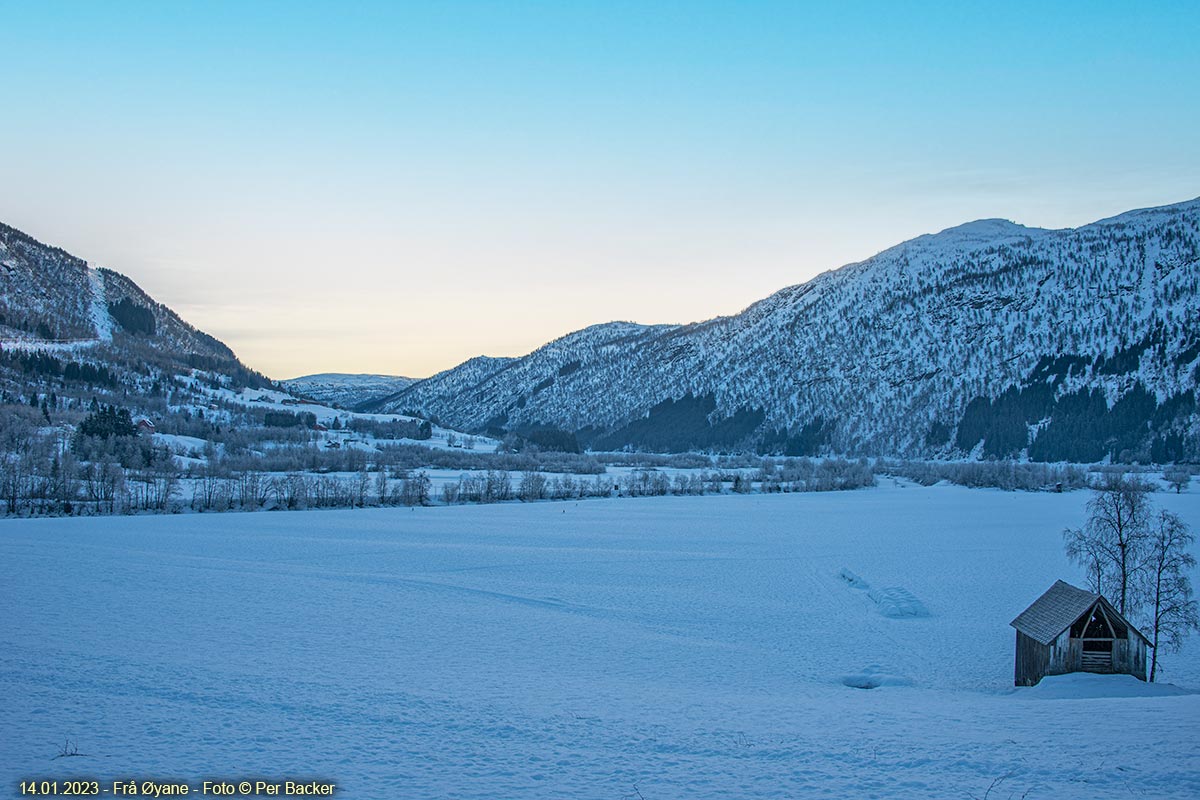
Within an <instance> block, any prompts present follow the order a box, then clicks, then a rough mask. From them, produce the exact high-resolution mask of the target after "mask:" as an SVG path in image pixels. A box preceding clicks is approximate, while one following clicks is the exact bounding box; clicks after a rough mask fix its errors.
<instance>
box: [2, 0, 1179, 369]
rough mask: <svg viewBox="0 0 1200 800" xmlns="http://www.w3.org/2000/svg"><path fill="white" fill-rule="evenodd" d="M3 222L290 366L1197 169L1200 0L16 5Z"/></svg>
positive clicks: (376, 358)
mask: <svg viewBox="0 0 1200 800" xmlns="http://www.w3.org/2000/svg"><path fill="white" fill-rule="evenodd" d="M0 20H3V23H2V24H0V74H3V75H5V76H6V78H7V79H6V80H5V81H4V97H3V104H2V105H0V147H2V148H3V153H4V157H3V158H2V159H0V221H2V222H5V223H7V224H9V225H12V226H14V227H17V228H19V229H21V230H23V231H25V232H26V233H29V234H30V235H32V236H34V237H35V238H37V239H40V240H41V241H44V242H47V243H49V244H54V245H57V246H60V247H63V248H64V249H66V250H68V251H69V252H71V253H73V254H75V255H77V256H79V257H81V258H84V259H87V260H88V261H90V262H92V263H95V264H99V265H102V266H107V267H111V268H113V269H116V270H117V271H119V272H122V273H124V274H126V275H128V276H130V277H131V278H133V279H134V280H135V281H136V282H137V283H138V284H139V285H141V286H142V288H143V289H145V290H146V291H147V292H149V293H150V294H151V295H152V296H153V297H154V298H155V299H157V300H158V301H160V302H163V303H165V304H167V305H168V306H170V307H172V308H173V309H175V310H176V311H177V312H179V313H180V314H181V315H182V316H183V317H184V318H185V319H187V320H188V321H189V322H191V323H193V324H194V325H196V326H198V327H200V328H202V329H204V330H206V331H208V332H209V333H212V334H213V335H215V336H217V337H218V338H220V339H222V340H223V341H225V342H226V343H227V344H229V345H230V346H231V347H233V348H234V350H235V351H236V352H237V353H238V355H239V356H240V357H241V358H242V360H243V361H245V362H246V363H247V364H249V365H250V366H252V367H254V368H256V369H259V370H262V371H263V372H265V373H266V374H268V375H270V376H271V377H273V378H288V377H293V376H296V375H302V374H307V373H314V372H335V371H336V372H373V373H384V374H397V375H409V376H412V377H423V376H426V375H430V374H433V373H435V372H437V371H440V370H442V369H447V368H450V367H452V366H454V365H455V364H458V363H459V362H461V361H463V360H465V359H467V358H470V357H472V356H475V355H480V354H486V355H520V354H523V353H526V352H529V351H531V350H533V349H535V348H537V347H538V346H539V345H541V344H543V343H545V342H547V341H550V340H552V339H555V338H557V337H559V336H562V335H564V334H566V333H569V332H570V331H573V330H577V329H579V328H582V327H586V326H588V325H592V324H596V323H602V322H608V321H611V320H632V321H636V322H643V323H662V322H690V321H695V320H702V319H707V318H710V317H713V316H717V315H723V314H733V313H737V312H738V311H740V310H741V309H743V308H745V307H746V306H747V305H749V304H750V303H752V302H754V301H756V300H758V299H761V298H762V297H765V296H767V295H769V294H771V293H772V292H774V291H776V290H778V289H780V288H782V287H784V286H789V285H792V284H796V283H800V282H803V281H805V280H808V279H809V278H811V277H813V276H814V275H816V274H818V273H820V272H823V271H825V270H827V269H832V268H835V267H837V266H840V265H842V264H845V263H850V262H854V261H859V260H862V259H864V258H867V257H869V256H871V255H873V254H875V253H877V252H879V251H880V250H883V249H885V248H887V247H890V246H891V245H894V244H896V243H898V242H900V241H903V240H905V239H909V238H912V237H914V236H917V235H920V234H923V233H930V232H936V231H938V230H942V229H944V228H947V227H951V226H954V225H957V224H960V223H963V222H966V221H969V220H973V219H980V218H988V217H1001V218H1005V219H1011V220H1014V221H1016V222H1019V223H1022V224H1026V225H1032V226H1039V227H1050V228H1060V227H1073V226H1076V225H1080V224H1084V223H1087V222H1091V221H1093V220H1096V219H1100V218H1103V217H1106V216H1111V215H1114V214H1117V213H1120V212H1122V211H1126V210H1130V209H1133V208H1141V207H1146V206H1154V205H1163V204H1167V203H1172V202H1179V201H1182V200H1186V199H1191V198H1193V197H1196V196H1197V195H1200V146H1198V145H1200V134H1198V133H1197V132H1198V131H1200V47H1197V46H1196V42H1197V41H1200V3H1197V2H1194V0H1189V2H1104V1H1103V0H1093V1H1092V2H1056V3H1041V2H1038V3H1024V2H1008V3H961V2H959V3H919V2H914V3H896V2H841V3H811V4H810V3H805V2H801V1H800V0H795V1H794V2H753V1H752V0H749V1H748V2H738V3H732V2H721V3H707V2H702V1H701V0H694V1H693V2H680V3H675V2H652V1H651V0H641V1H640V2H629V3H625V2H618V1H617V0H608V1H606V2H594V3H593V2H584V1H583V0H580V1H579V2H565V3H564V2H535V3H525V2H479V3H460V2H449V1H447V2H425V3H400V2H389V3H369V2H357V3H356V2H348V3H327V4H317V3H302V2H294V3H279V4H274V3H268V2H255V3H221V2H197V3H188V2H178V3H157V2H156V3H128V2H120V0H111V1H110V2H105V3H94V2H83V3H61V2H52V1H48V2H36V3H30V2H20V3H11V2H7V1H6V0H0Z"/></svg>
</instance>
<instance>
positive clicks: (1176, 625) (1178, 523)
mask: <svg viewBox="0 0 1200 800" xmlns="http://www.w3.org/2000/svg"><path fill="white" fill-rule="evenodd" d="M1155 522H1156V524H1155V526H1154V529H1153V532H1152V534H1151V537H1150V548H1149V550H1150V552H1149V559H1148V566H1149V570H1148V571H1149V578H1150V585H1149V589H1148V592H1147V594H1148V595H1149V603H1150V607H1151V612H1152V613H1151V616H1150V632H1151V636H1152V638H1153V642H1152V644H1153V645H1154V655H1153V656H1152V657H1151V661H1150V680H1151V682H1153V681H1154V678H1155V675H1156V674H1157V672H1158V649H1159V645H1160V644H1162V645H1164V646H1166V647H1168V648H1169V649H1170V650H1172V651H1174V652H1177V651H1178V650H1179V648H1180V646H1181V645H1182V644H1183V640H1184V638H1185V637H1186V636H1187V635H1188V634H1189V633H1191V632H1192V631H1194V630H1197V629H1198V628H1200V616H1198V615H1197V608H1196V601H1195V600H1194V599H1192V583H1191V580H1190V579H1189V578H1188V571H1189V570H1190V569H1192V568H1193V567H1195V566H1196V559H1195V558H1194V557H1193V556H1192V554H1191V553H1189V552H1187V549H1188V547H1190V546H1191V545H1192V543H1193V542H1194V541H1195V537H1194V536H1192V533H1191V531H1190V530H1188V526H1187V524H1186V523H1185V522H1184V521H1183V520H1182V519H1180V518H1179V517H1178V516H1177V515H1175V514H1172V513H1171V512H1170V511H1162V512H1160V513H1159V515H1158V518H1157V519H1156V521H1155Z"/></svg>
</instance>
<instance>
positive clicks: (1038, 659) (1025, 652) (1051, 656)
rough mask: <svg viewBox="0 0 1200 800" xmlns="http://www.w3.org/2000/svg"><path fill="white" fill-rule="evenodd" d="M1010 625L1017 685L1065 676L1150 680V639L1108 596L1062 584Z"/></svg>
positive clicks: (1051, 588) (1059, 583)
mask: <svg viewBox="0 0 1200 800" xmlns="http://www.w3.org/2000/svg"><path fill="white" fill-rule="evenodd" d="M1010 624H1011V625H1012V626H1013V627H1014V628H1016V629H1017V658H1016V668H1015V672H1014V676H1015V683H1016V685H1017V686H1034V685H1036V684H1037V682H1038V681H1040V680H1041V679H1042V678H1044V677H1045V676H1047V675H1062V674H1063V673H1065V672H1108V673H1121V674H1125V675H1132V676H1134V677H1135V678H1137V679H1138V680H1142V681H1144V680H1146V647H1147V645H1148V642H1147V641H1146V637H1145V636H1143V635H1142V632H1141V631H1139V630H1138V629H1137V628H1135V627H1134V626H1133V624H1132V623H1130V622H1129V620H1127V619H1125V617H1123V616H1121V615H1120V614H1119V613H1117V610H1116V609H1115V608H1113V605H1112V603H1110V602H1108V600H1106V599H1105V598H1104V596H1103V595H1099V594H1095V593H1094V592H1089V591H1087V590H1085V589H1080V588H1079V587H1077V586H1072V585H1071V584H1069V583H1066V582H1065V581H1056V582H1055V584H1054V585H1053V586H1051V587H1050V588H1049V589H1047V590H1046V593H1045V594H1043V595H1042V596H1041V597H1039V598H1038V599H1037V600H1035V601H1034V603H1033V605H1031V606H1030V607H1029V608H1027V609H1025V610H1024V611H1022V612H1021V613H1020V615H1019V616H1018V617H1017V618H1016V619H1014V620H1013V621H1012V622H1011V623H1010Z"/></svg>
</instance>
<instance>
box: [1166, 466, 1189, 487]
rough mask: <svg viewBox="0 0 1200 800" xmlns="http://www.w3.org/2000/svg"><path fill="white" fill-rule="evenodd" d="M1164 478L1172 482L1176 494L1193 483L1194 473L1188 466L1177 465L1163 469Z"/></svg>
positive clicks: (1169, 482)
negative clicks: (1189, 470) (1192, 473)
mask: <svg viewBox="0 0 1200 800" xmlns="http://www.w3.org/2000/svg"><path fill="white" fill-rule="evenodd" d="M1163 480H1165V481H1166V482H1167V483H1168V484H1170V486H1171V488H1172V489H1174V490H1175V494H1179V493H1180V492H1182V491H1183V490H1184V489H1186V488H1187V485H1188V484H1189V483H1191V481H1192V475H1191V473H1190V472H1188V471H1187V468H1186V467H1181V466H1178V465H1176V466H1173V467H1168V468H1167V469H1165V470H1163Z"/></svg>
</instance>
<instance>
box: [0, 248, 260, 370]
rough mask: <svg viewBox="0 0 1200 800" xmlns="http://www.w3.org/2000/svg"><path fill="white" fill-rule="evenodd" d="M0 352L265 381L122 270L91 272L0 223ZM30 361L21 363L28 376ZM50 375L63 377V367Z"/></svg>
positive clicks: (114, 367) (85, 265)
mask: <svg viewBox="0 0 1200 800" xmlns="http://www.w3.org/2000/svg"><path fill="white" fill-rule="evenodd" d="M0 351H2V352H7V353H10V354H13V355H14V356H15V355H17V354H22V353H24V354H28V355H29V356H30V357H31V358H43V357H49V358H52V359H54V360H57V361H60V362H64V363H65V362H70V363H76V364H87V365H91V366H100V367H104V368H105V369H107V370H109V372H110V374H113V375H119V374H127V375H130V376H134V377H136V376H142V377H143V378H145V377H146V376H149V375H151V374H152V373H158V372H161V373H163V374H171V373H177V372H180V371H185V370H187V369H194V368H199V369H205V370H210V371H213V372H216V373H221V374H224V375H229V376H232V377H234V378H235V379H236V380H237V381H238V382H240V383H249V384H252V385H258V384H265V383H266V382H267V381H266V379H265V378H263V377H262V376H261V375H257V374H255V373H253V372H252V371H250V370H249V369H247V368H246V367H245V366H244V365H243V364H242V363H241V362H239V361H238V359H237V356H235V355H234V353H233V351H232V350H230V349H229V347H227V346H226V345H225V344H224V343H222V342H220V341H218V340H217V339H215V338H214V337H212V336H209V335H208V334H207V333H204V332H203V331H201V330H198V329H197V328H195V327H193V326H191V325H189V324H188V323H187V322H184V321H183V319H181V318H180V317H179V315H178V314H176V313H175V312H174V311H172V310H171V309H170V308H168V307H167V306H165V305H162V304H161V303H158V302H156V301H155V300H154V299H153V298H151V297H150V296H149V295H147V294H146V293H145V292H144V291H142V290H141V289H140V288H139V287H138V286H137V284H135V283H134V282H133V281H132V280H130V279H129V278H127V277H125V276H124V275H122V274H120V273H119V272H114V271H113V270H110V269H104V268H102V267H94V266H90V265H89V264H88V263H87V262H85V261H83V260H82V259H80V258H76V257H75V256H72V255H71V254H69V253H67V252H65V251H63V250H61V249H59V248H57V247H52V246H50V245H46V244H42V243H41V242H39V241H37V240H36V239H34V238H32V237H30V236H28V235H26V234H24V233H22V232H21V231H18V230H16V229H15V228H11V227H9V226H7V225H3V224H0ZM32 363H33V362H29V363H24V362H23V365H24V371H25V372H29V371H30V364H32ZM0 366H3V365H0ZM54 369H55V370H57V371H59V372H60V371H61V364H59V366H58V367H55V368H54ZM34 371H35V372H37V370H36V369H35V370H34ZM55 374H58V372H56V373H55ZM140 382H142V381H136V380H135V381H133V383H140ZM127 383H128V385H129V386H132V385H133V383H130V382H127Z"/></svg>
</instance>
